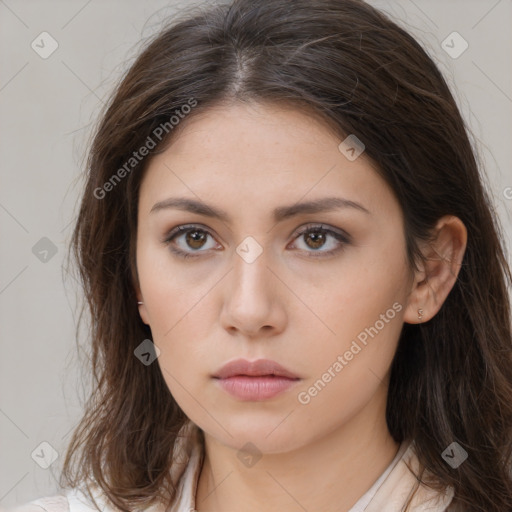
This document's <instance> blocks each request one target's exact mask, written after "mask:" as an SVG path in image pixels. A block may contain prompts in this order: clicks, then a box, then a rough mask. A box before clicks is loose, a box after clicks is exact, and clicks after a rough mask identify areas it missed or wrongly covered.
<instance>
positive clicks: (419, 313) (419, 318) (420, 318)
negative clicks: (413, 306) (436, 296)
mask: <svg viewBox="0 0 512 512" xmlns="http://www.w3.org/2000/svg"><path fill="white" fill-rule="evenodd" d="M422 319H423V309H418V320H419V321H420V322H421V320H422Z"/></svg>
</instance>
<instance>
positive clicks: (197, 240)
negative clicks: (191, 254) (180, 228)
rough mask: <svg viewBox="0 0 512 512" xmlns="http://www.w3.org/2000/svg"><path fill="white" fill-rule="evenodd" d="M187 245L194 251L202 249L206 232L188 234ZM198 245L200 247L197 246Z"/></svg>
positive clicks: (190, 232)
mask: <svg viewBox="0 0 512 512" xmlns="http://www.w3.org/2000/svg"><path fill="white" fill-rule="evenodd" d="M186 239H187V244H188V245H189V246H190V247H192V248H193V249H200V248H201V247H202V246H203V245H204V241H205V239H206V233H204V231H197V230H196V231H189V232H188V233H187V234H186ZM197 244H198V245H197Z"/></svg>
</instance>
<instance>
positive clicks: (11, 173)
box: [0, 0, 512, 508]
mask: <svg viewBox="0 0 512 512" xmlns="http://www.w3.org/2000/svg"><path fill="white" fill-rule="evenodd" d="M196 3H198V2H196ZM290 3H293V2H292V1H291V0H290ZM370 3H372V4H373V5H375V6H377V7H379V8H381V9H383V10H385V11H386V12H388V13H390V14H391V15H392V16H393V18H394V19H395V20H397V21H398V22H399V23H400V24H401V25H402V26H404V27H405V28H406V29H407V30H409V31H410V32H412V33H413V34H414V35H415V36H416V37H417V38H418V39H419V40H420V42H421V43H422V44H423V45H424V47H425V48H426V49H427V51H428V52H429V53H430V55H431V56H432V57H433V58H434V59H435V61H436V62H437V64H438V65H439V67H440V69H441V71H442V72H443V73H444V75H445V76H446V78H447V80H448V83H449V84H450V86H451V87H452V90H453V91H454V93H455V96H456V98H457V101H458V103H459V106H460V108H461V110H462V113H463V115H464V117H465V119H466V120H467V123H468V126H469V127H470V129H471V132H472V134H473V137H474V141H475V145H476V148H477V150H478V153H479V155H480V157H481V159H482V161H483V164H484V168H485V172H486V176H487V177H486V182H488V187H489V190H490V192H491V196H492V198H493V200H494V205H495V209H496V211H497V213H498V214H499V216H500V218H501V222H502V225H503V229H504V231H505V234H506V238H507V244H508V246H509V247H510V245H511V239H512V220H511V207H512V172H511V169H510V164H511V161H512V149H511V148H512V144H511V133H512V116H511V114H512V78H511V69H512V66H511V64H512V63H511V48H512V31H511V30H510V27H511V26H512V1H511V0H414V1H412V0H403V1H376V0H375V1H371V2H370ZM188 5H190V3H189V2H180V3H178V2H173V1H170V0H169V1H163V0H151V1H145V2H137V1H135V0H123V1H121V0H108V1H105V0H102V1H100V0H89V1H87V0H72V1H56V0H54V1H50V0H25V1H22V0H0V39H1V46H0V54H1V67H0V155H1V160H0V166H1V187H0V226H1V238H0V244H1V252H0V261H1V266H0V315H1V317H0V333H1V356H0V393H1V394H0V507H4V508H6V507H11V506H13V505H15V504H19V503H24V502H26V501H29V500H31V499H34V498H36V497H39V496H45V495H52V494H55V492H56V491H57V490H58V488H57V483H56V480H57V478H58V475H59V473H60V469H61V464H62V461H63V455H64V452H65V448H66V446H67V442H68V441H69V438H70V432H71V430H72V428H73V427H74V425H75V424H76V422H77V421H78V419H79V417H80V413H81V410H82V405H81V404H82V400H83V399H84V398H85V397H86V396H87V391H88V387H87V384H86V383H85V384H82V382H84V381H83V379H84V374H83V371H82V370H81V369H80V360H79V359H78V357H77V345H76V333H75V324H76V321H77V314H76V311H77V309H76V307H77V304H78V303H79V302H78V301H79V300H80V290H79V289H78V287H77V285H76V282H75V281H74V280H73V278H71V277H66V274H65V272H64V270H63V268H62V265H63V262H64V258H65V256H66V252H67V248H68V244H69V239H70V234H71V231H72V227H73V222H74V219H75V215H76V213H77V203H78V198H79V196H80V193H81V184H82V181H81V180H80V179H79V178H80V173H81V172H83V170H84V155H85V151H86V149H87V144H88V142H89V138H90V135H91V129H92V127H93V123H94V122H95V121H96V119H97V115H98V113H99V110H100V107H101V106H102V103H103V102H104V101H105V100H106V98H107V96H108V94H109V92H110V91H111V89H112V87H113V85H114V84H115V82H116V80H117V79H118V78H119V77H120V76H121V74H122V73H123V71H124V70H125V69H126V67H127V66H128V65H129V64H130V63H131V62H133V58H134V57H135V55H136V53H137V48H138V47H139V45H140V42H141V41H142V40H143V39H144V38H147V37H148V36H151V35H152V34H153V33H154V31H155V30H157V29H158V28H159V27H160V26H161V23H162V21H163V20H164V18H166V17H167V16H170V15H172V14H173V13H175V12H176V11H179V10H180V9H181V8H182V7H183V6H188ZM43 32H46V33H47V34H43V35H41V33H43ZM453 32H457V33H458V34H455V35H454V34H453ZM447 38H448V39H447ZM41 39H43V40H44V43H41ZM445 40H446V41H447V42H448V45H449V47H451V48H446V44H447V43H444V47H443V41H445ZM466 44H467V45H468V47H467V49H465V51H463V52H462V53H461V54H460V55H457V54H458V53H460V52H461V51H462V50H463V49H464V48H465V46H466ZM52 45H53V46H56V45H58V46H57V48H56V50H55V51H54V52H53V53H52V54H51V55H49V56H48V55H45V52H49V51H50V50H52V48H53V46H52ZM445 48H446V49H447V50H449V52H450V53H451V55H450V54H449V53H448V52H447V51H445ZM43 57H46V58H43ZM509 187H511V188H509ZM81 341H82V342H83V343H85V342H86V340H83V339H82V340H81ZM41 443H48V444H41ZM50 446H51V447H52V448H50ZM52 450H54V451H55V452H56V455H57V459H56V460H55V462H54V463H53V464H52V465H51V466H50V467H49V468H48V469H44V468H43V467H41V465H40V464H38V463H37V460H38V459H37V454H40V453H42V451H43V452H45V453H46V454H48V453H53V451H52Z"/></svg>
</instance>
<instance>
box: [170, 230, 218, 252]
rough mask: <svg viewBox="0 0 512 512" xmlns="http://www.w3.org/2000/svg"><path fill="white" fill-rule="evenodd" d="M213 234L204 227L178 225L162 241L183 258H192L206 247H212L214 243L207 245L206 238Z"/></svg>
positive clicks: (206, 248)
mask: <svg viewBox="0 0 512 512" xmlns="http://www.w3.org/2000/svg"><path fill="white" fill-rule="evenodd" d="M209 237H210V238H211V239H212V240H213V236H212V235H211V233H210V232H209V231H207V230H206V229H202V228H199V227H198V226H190V225H188V226H178V227H177V228H175V229H173V230H171V232H170V233H169V234H168V235H167V236H166V237H165V239H164V240H163V243H164V244H165V245H169V249H170V250H171V252H173V253H174V254H176V255H177V256H180V257H183V258H194V257H196V256H200V255H201V253H203V252H208V249H213V248H214V246H215V244H213V245H210V246H209V247H208V245H207V244H208V238H209Z"/></svg>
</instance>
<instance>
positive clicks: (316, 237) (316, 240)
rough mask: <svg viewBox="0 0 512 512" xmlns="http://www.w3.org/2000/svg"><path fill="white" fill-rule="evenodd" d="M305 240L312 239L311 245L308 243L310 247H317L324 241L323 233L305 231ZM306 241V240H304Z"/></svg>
mask: <svg viewBox="0 0 512 512" xmlns="http://www.w3.org/2000/svg"><path fill="white" fill-rule="evenodd" d="M305 236H306V240H307V239H313V245H310V244H308V246H309V247H311V248H312V249H318V248H319V247H321V246H322V245H323V244H324V243H325V233H320V232H318V231H312V232H310V233H306V235H305ZM306 243H307V242H306Z"/></svg>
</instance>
